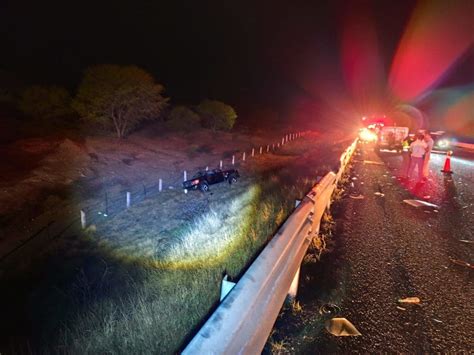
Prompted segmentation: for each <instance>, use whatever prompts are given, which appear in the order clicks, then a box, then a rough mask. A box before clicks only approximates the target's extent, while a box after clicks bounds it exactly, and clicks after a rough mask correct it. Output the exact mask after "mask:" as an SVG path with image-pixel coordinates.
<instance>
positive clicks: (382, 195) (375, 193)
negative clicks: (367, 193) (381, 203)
mask: <svg viewBox="0 0 474 355" xmlns="http://www.w3.org/2000/svg"><path fill="white" fill-rule="evenodd" d="M374 195H376V196H380V197H384V196H385V194H383V193H381V192H379V191H377V192H374Z"/></svg>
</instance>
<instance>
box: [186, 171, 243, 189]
mask: <svg viewBox="0 0 474 355" xmlns="http://www.w3.org/2000/svg"><path fill="white" fill-rule="evenodd" d="M239 177H240V175H239V172H238V171H237V170H235V169H230V170H221V169H213V170H209V171H199V172H197V173H196V175H194V176H193V177H192V179H190V180H186V181H185V182H183V188H184V189H187V190H197V189H199V190H201V191H204V192H206V191H209V185H213V184H218V183H220V182H224V181H227V182H228V183H229V184H234V183H236V182H237V179H238V178H239Z"/></svg>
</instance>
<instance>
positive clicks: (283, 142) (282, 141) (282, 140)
mask: <svg viewBox="0 0 474 355" xmlns="http://www.w3.org/2000/svg"><path fill="white" fill-rule="evenodd" d="M283 144H285V137H283V138H282V139H281V145H283Z"/></svg>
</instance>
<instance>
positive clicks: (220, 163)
mask: <svg viewBox="0 0 474 355" xmlns="http://www.w3.org/2000/svg"><path fill="white" fill-rule="evenodd" d="M219 169H222V160H220V161H219Z"/></svg>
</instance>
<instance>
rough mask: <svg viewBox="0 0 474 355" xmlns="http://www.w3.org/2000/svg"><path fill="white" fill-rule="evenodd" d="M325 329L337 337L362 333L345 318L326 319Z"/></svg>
mask: <svg viewBox="0 0 474 355" xmlns="http://www.w3.org/2000/svg"><path fill="white" fill-rule="evenodd" d="M326 330H327V331H328V332H329V333H331V334H332V335H335V336H337V337H341V336H359V335H362V334H361V333H360V332H359V331H358V330H357V328H356V327H355V326H354V325H353V324H352V323H351V322H349V321H348V320H347V319H346V318H332V319H328V320H327V321H326Z"/></svg>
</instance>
